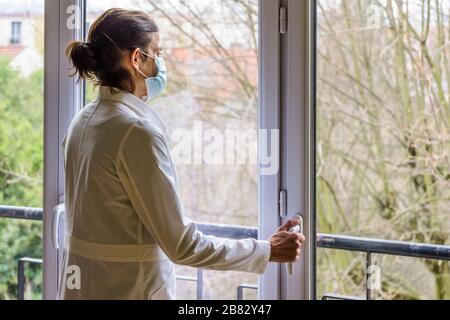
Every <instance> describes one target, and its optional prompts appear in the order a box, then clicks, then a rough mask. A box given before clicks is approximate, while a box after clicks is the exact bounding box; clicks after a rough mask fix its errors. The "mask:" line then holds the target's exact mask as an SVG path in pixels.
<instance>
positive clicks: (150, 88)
mask: <svg viewBox="0 0 450 320" xmlns="http://www.w3.org/2000/svg"><path fill="white" fill-rule="evenodd" d="M141 53H142V54H143V55H145V56H147V57H149V58H150V59H153V60H155V63H156V68H157V69H158V74H157V75H156V77H148V76H146V75H145V74H144V73H143V72H142V71H141V70H139V69H136V70H137V71H138V72H139V73H140V74H141V75H142V76H143V77H144V79H145V85H146V87H147V96H144V97H143V99H144V100H145V101H148V100H150V99H154V98H155V97H157V96H158V95H159V94H161V92H162V91H163V90H164V88H165V87H166V84H167V69H166V64H165V62H164V58H163V57H161V56H156V58H153V57H152V56H150V55H149V54H147V53H145V52H143V51H141Z"/></svg>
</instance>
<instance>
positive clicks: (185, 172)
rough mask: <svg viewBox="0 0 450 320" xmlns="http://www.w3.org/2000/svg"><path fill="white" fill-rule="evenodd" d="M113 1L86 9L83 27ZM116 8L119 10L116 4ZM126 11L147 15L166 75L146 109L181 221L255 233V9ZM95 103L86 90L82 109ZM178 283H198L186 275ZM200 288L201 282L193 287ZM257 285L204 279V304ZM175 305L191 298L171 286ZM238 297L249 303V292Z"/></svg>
mask: <svg viewBox="0 0 450 320" xmlns="http://www.w3.org/2000/svg"><path fill="white" fill-rule="evenodd" d="M116 3H117V2H116V1H103V2H101V3H100V2H98V1H89V0H88V1H87V4H86V17H87V23H88V24H89V25H90V24H92V21H93V20H94V19H95V18H96V17H97V16H99V15H100V14H101V13H102V12H103V11H105V10H106V9H108V8H110V7H114V6H115V5H116ZM120 3H121V6H122V7H123V6H124V5H125V4H123V2H120ZM125 7H126V8H134V9H139V10H143V11H145V12H148V13H149V14H151V15H152V16H153V17H154V19H155V20H156V22H157V24H158V25H159V28H160V30H161V31H160V35H161V37H162V38H161V45H162V47H163V48H164V51H163V54H164V57H165V60H166V64H167V67H168V70H169V79H170V80H169V85H168V88H167V89H166V91H165V92H164V94H163V96H161V97H159V98H158V99H156V100H154V101H151V102H150V103H149V104H150V107H152V108H154V109H155V110H156V111H157V112H158V113H159V114H160V115H161V116H162V117H163V119H164V120H165V121H166V122H167V124H168V138H169V140H170V142H171V147H172V152H173V155H174V160H175V164H176V166H177V173H178V176H179V186H180V194H181V197H182V200H183V204H184V209H185V214H186V215H188V216H189V217H191V218H192V219H194V220H195V221H198V222H203V223H216V224H228V225H238V226H243V227H247V228H257V227H258V174H259V173H258V164H257V140H258V131H257V130H258V40H257V39H258V1H257V0H245V1H237V2H236V1H228V0H226V1H222V0H220V1H219V0H215V1H199V0H197V1H143V2H129V3H127V4H126V5H125ZM95 95H96V93H95V92H94V89H92V88H91V87H90V86H89V85H88V87H87V97H86V100H87V102H89V101H91V100H92V99H93V97H94V96H95ZM177 274H178V275H187V276H190V277H194V278H195V277H197V275H198V274H197V271H196V270H195V269H192V268H186V267H177ZM199 281H201V280H199ZM257 282H258V277H257V275H253V274H245V273H238V272H214V271H203V283H204V285H203V298H204V299H235V298H236V289H237V287H239V286H240V285H241V284H243V283H250V284H253V285H257ZM177 291H178V292H177V294H178V298H186V299H195V298H196V297H198V295H197V293H198V292H197V289H196V283H195V282H193V281H186V280H183V279H178V289H177ZM244 297H245V298H246V299H247V298H253V299H254V298H256V297H257V291H256V290H255V289H246V290H245V294H244Z"/></svg>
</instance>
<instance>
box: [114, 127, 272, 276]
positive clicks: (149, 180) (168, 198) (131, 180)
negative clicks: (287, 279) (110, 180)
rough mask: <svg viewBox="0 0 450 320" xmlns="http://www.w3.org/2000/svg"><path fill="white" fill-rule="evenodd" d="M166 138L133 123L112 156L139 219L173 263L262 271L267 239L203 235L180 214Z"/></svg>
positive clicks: (267, 258) (181, 206) (266, 254)
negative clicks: (116, 152) (238, 238)
mask: <svg viewBox="0 0 450 320" xmlns="http://www.w3.org/2000/svg"><path fill="white" fill-rule="evenodd" d="M171 164H172V159H171V156H170V150H169V146H168V143H167V141H166V139H165V137H164V136H163V135H162V134H161V133H159V132H158V131H157V130H156V129H154V128H153V127H152V126H151V124H150V123H149V122H147V120H138V121H137V122H136V123H134V124H132V125H131V126H130V128H129V129H128V131H127V133H126V134H125V136H124V137H123V139H122V143H121V147H120V150H119V153H118V158H117V160H116V166H117V167H116V168H117V172H118V175H119V178H120V180H121V182H122V184H123V185H124V188H125V190H126V191H127V193H128V196H129V198H130V201H131V203H132V205H133V207H134V208H135V210H136V212H137V214H138V216H139V218H140V220H141V221H142V223H143V225H144V226H145V228H146V229H147V230H148V231H149V233H150V234H151V235H152V237H153V238H154V239H155V241H156V242H157V243H158V244H159V246H160V247H161V249H162V250H163V251H164V252H165V253H166V255H167V256H168V257H169V258H170V259H171V260H172V261H173V262H174V263H176V264H180V265H188V266H192V267H201V268H204V269H212V270H236V271H244V272H252V273H257V274H261V273H263V272H264V271H265V269H266V266H267V264H268V262H269V258H270V250H271V249H270V244H269V241H267V240H256V239H242V240H231V239H225V238H219V237H215V236H210V235H205V234H203V233H202V232H200V231H199V230H198V229H197V226H196V225H195V223H194V222H193V221H192V220H190V219H189V218H187V217H186V216H184V215H183V204H182V203H181V199H180V197H179V195H178V192H177V186H176V179H175V176H174V172H173V169H172V166H171Z"/></svg>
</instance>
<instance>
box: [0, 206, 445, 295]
mask: <svg viewBox="0 0 450 320" xmlns="http://www.w3.org/2000/svg"><path fill="white" fill-rule="evenodd" d="M42 214H43V212H42V209H39V208H27V207H13V206H0V218H13V219H22V220H23V219H24V220H36V221H40V220H42ZM197 226H198V228H199V230H200V231H202V232H203V233H205V234H207V235H215V236H218V237H224V238H231V239H245V238H255V239H257V238H258V230H257V229H256V228H246V227H240V226H231V225H221V224H208V223H198V224H197ZM316 245H317V247H319V248H325V249H334V250H344V251H354V252H362V253H365V254H366V270H365V273H366V283H365V287H366V296H365V297H351V296H343V295H338V294H325V295H324V296H323V297H322V299H336V300H353V299H354V300H360V299H367V300H370V299H372V298H373V297H372V289H371V288H370V285H369V276H370V273H369V267H370V266H371V265H372V255H373V254H383V255H394V256H404V257H412V258H425V259H437V260H446V261H450V246H443V245H433V244H422V243H412V242H402V241H391V240H381V239H372V238H363V237H352V236H342V235H330V234H318V235H317V242H316ZM41 263H42V260H40V259H33V258H22V259H20V260H19V269H18V282H19V283H18V288H19V292H18V297H19V299H23V290H24V282H25V274H24V267H25V264H41ZM177 280H178V281H195V282H197V299H199V300H201V299H203V270H202V269H198V270H197V277H189V276H182V275H180V276H177ZM244 289H251V290H257V289H258V287H257V286H256V285H253V284H241V285H240V286H239V287H238V288H237V299H238V300H241V299H243V290H244Z"/></svg>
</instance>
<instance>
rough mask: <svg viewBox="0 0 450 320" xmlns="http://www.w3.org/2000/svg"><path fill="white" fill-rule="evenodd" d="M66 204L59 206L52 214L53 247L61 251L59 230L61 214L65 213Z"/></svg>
mask: <svg viewBox="0 0 450 320" xmlns="http://www.w3.org/2000/svg"><path fill="white" fill-rule="evenodd" d="M64 209H65V208H64V203H60V204H58V205H57V206H56V207H54V208H53V212H52V245H53V248H54V249H59V243H58V230H59V220H60V217H61V214H63V213H64Z"/></svg>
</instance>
